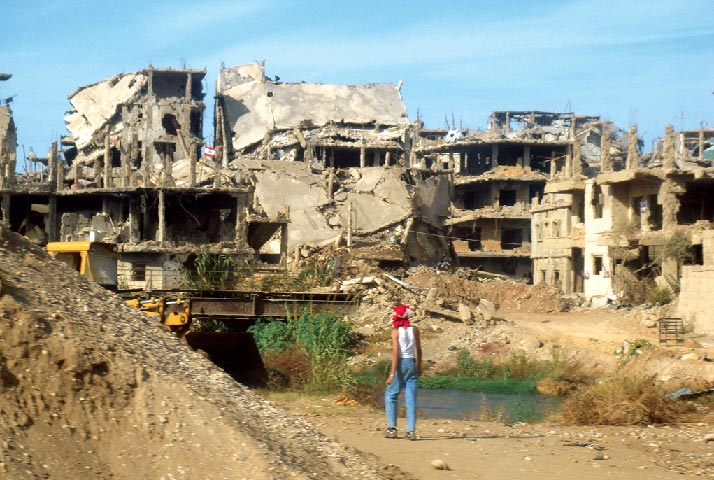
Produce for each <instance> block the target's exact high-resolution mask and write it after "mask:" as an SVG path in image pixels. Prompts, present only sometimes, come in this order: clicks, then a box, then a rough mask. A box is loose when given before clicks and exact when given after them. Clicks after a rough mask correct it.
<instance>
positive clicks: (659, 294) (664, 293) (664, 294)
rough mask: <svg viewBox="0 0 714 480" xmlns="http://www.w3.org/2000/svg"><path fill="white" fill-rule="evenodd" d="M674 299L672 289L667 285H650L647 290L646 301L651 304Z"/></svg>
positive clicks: (664, 303) (665, 302) (660, 303)
mask: <svg viewBox="0 0 714 480" xmlns="http://www.w3.org/2000/svg"><path fill="white" fill-rule="evenodd" d="M672 300H674V298H673V295H672V290H671V289H670V288H667V287H652V288H650V289H649V290H648V291H647V301H648V302H649V303H651V304H652V305H666V304H668V303H669V302H671V301H672Z"/></svg>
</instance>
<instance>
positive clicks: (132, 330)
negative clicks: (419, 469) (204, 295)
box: [0, 227, 405, 479]
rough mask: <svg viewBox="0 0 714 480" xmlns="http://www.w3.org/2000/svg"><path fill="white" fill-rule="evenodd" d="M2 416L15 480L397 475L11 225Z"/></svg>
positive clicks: (0, 260) (2, 464) (7, 468)
mask: <svg viewBox="0 0 714 480" xmlns="http://www.w3.org/2000/svg"><path fill="white" fill-rule="evenodd" d="M0 412H2V415H0V437H2V442H0V477H2V478H13V479H35V478H113V479H130V478H132V479H136V478H179V477H182V476H187V477H201V478H232V477H234V476H235V474H236V472H250V473H249V476H250V478H256V479H268V478H290V477H295V478H303V479H306V478H313V477H314V478H358V477H359V478H374V479H376V478H384V475H383V474H382V473H381V471H380V470H378V467H377V466H376V465H374V464H373V462H372V461H371V460H370V461H368V460H366V459H364V458H362V457H361V456H360V455H358V454H356V453H355V452H354V451H350V450H347V449H346V448H345V447H343V446H342V445H340V444H337V443H336V442H334V441H331V440H328V439H327V438H325V437H324V436H322V435H321V434H319V433H318V432H317V431H316V430H315V429H314V428H313V427H312V426H310V425H309V424H307V423H305V422H304V421H302V420H297V419H294V418H290V417H287V416H286V415H285V413H284V412H282V411H280V410H278V409H277V408H275V407H274V406H272V405H270V404H268V403H267V402H265V401H263V400H262V399H260V398H259V397H257V396H256V395H255V394H253V393H252V392H250V391H249V390H247V389H246V388H245V387H243V386H242V385H240V384H238V383H237V382H235V381H234V380H233V379H232V378H231V377H229V376H228V375H227V374H225V373H224V372H223V371H221V370H220V369H218V368H217V367H216V366H215V365H213V364H212V363H210V362H209V361H208V360H207V359H206V358H204V357H203V356H202V355H200V354H199V353H197V352H193V351H191V350H190V349H189V348H188V347H187V346H186V345H184V344H183V343H181V342H180V341H179V339H178V338H177V337H176V336H175V335H173V334H172V333H170V332H168V331H167V330H164V329H163V327H161V326H160V325H159V324H158V323H155V322H154V321H153V320H151V319H150V318H149V317H148V316H146V315H144V314H143V313H141V312H139V311H137V310H134V309H132V308H130V307H129V306H127V305H126V304H125V303H123V302H122V301H121V300H120V299H119V298H118V297H116V296H115V295H113V294H112V293H111V292H109V291H106V290H104V289H102V288H101V287H99V286H98V285H96V284H93V283H90V282H89V281H88V280H86V279H85V278H83V277H80V276H79V275H77V274H76V273H75V272H74V271H73V270H71V269H70V268H69V267H67V266H65V265H64V264H61V263H59V262H55V261H52V260H50V259H49V257H48V256H47V254H46V253H45V252H44V251H43V250H42V249H40V248H39V247H37V246H35V245H32V244H31V243H30V242H28V241H27V239H25V238H23V237H21V236H20V235H18V234H15V233H11V232H9V231H7V230H6V229H5V228H4V227H0ZM207 452H210V454H207ZM390 478H405V477H399V476H397V477H394V476H392V477H390Z"/></svg>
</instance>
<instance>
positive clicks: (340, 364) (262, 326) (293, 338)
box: [248, 313, 354, 392]
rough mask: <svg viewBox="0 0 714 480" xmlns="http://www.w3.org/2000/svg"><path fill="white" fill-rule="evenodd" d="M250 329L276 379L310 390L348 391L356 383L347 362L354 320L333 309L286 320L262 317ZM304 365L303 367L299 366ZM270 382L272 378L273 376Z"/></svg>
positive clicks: (275, 383)
mask: <svg viewBox="0 0 714 480" xmlns="http://www.w3.org/2000/svg"><path fill="white" fill-rule="evenodd" d="M248 331H249V332H250V333H252V334H253V337H254V338H255V343H256V344H257V345H258V350H260V352H261V354H262V355H263V361H264V363H265V364H266V367H267V368H268V371H269V374H272V375H273V377H274V378H273V379H274V380H276V379H277V380H284V381H283V382H273V385H274V386H278V385H280V383H283V384H285V385H286V386H290V387H292V388H302V389H304V390H306V391H310V392H330V391H344V390H346V389H349V388H351V387H352V386H353V383H354V382H353V379H352V375H351V371H350V369H349V366H348V364H347V358H348V354H349V348H350V343H351V328H350V324H349V323H347V322H344V321H342V320H341V319H339V318H337V317H335V316H334V315H332V314H330V313H317V314H308V313H303V314H302V315H301V316H300V317H298V318H290V319H288V320H287V321H286V322H276V321H271V322H268V321H263V320H259V321H258V322H256V323H255V324H254V325H252V326H251V327H250V328H248ZM300 365H303V369H302V370H301V369H299V368H296V367H298V366H300ZM269 383H270V379H269Z"/></svg>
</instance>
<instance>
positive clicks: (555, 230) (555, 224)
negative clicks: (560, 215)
mask: <svg viewBox="0 0 714 480" xmlns="http://www.w3.org/2000/svg"><path fill="white" fill-rule="evenodd" d="M552 233H553V236H554V237H560V221H559V220H553V231H552Z"/></svg>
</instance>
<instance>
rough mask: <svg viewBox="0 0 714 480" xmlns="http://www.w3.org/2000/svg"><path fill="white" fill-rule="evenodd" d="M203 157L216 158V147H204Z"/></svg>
mask: <svg viewBox="0 0 714 480" xmlns="http://www.w3.org/2000/svg"><path fill="white" fill-rule="evenodd" d="M203 156H204V157H208V158H215V157H216V149H215V148H214V147H208V146H206V147H203Z"/></svg>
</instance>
